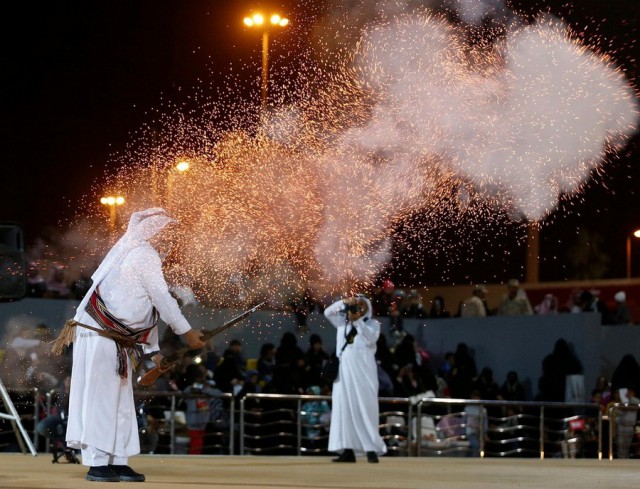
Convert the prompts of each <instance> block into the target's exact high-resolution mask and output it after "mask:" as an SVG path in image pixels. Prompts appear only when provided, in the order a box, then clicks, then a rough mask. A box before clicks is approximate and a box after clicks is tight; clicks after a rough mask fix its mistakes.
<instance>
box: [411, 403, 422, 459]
mask: <svg viewBox="0 0 640 489" xmlns="http://www.w3.org/2000/svg"><path fill="white" fill-rule="evenodd" d="M423 402H424V401H423V400H422V399H421V400H420V401H419V402H418V406H417V408H416V457H419V456H420V454H421V453H422V403H423ZM409 430H410V431H411V426H409ZM409 450H411V445H409Z"/></svg>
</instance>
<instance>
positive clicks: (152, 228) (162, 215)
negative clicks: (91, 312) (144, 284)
mask: <svg viewBox="0 0 640 489" xmlns="http://www.w3.org/2000/svg"><path fill="white" fill-rule="evenodd" d="M171 222H175V221H174V220H173V219H171V218H170V217H169V216H168V215H167V211H165V210H164V209H162V208H161V207H153V208H151V209H146V210H144V211H138V212H134V213H133V214H131V218H130V219H129V225H128V226H127V231H126V232H125V233H124V235H123V236H122V237H121V238H120V239H119V240H118V241H117V243H116V244H115V245H113V247H112V248H111V250H110V251H109V253H107V256H105V257H104V260H102V263H100V266H99V267H98V268H97V269H96V271H95V272H94V273H93V275H91V279H92V280H93V283H92V284H91V288H90V289H89V291H88V292H87V293H86V295H85V296H84V298H83V299H82V301H81V302H80V305H79V306H78V309H77V310H76V317H74V319H75V320H76V321H77V320H78V316H79V314H80V313H81V312H83V311H84V310H85V307H86V306H87V303H88V302H89V299H90V298H91V295H92V294H93V292H94V291H95V289H96V287H97V286H98V285H100V282H102V279H104V277H106V275H107V274H108V273H109V272H110V271H111V270H112V269H113V268H115V267H117V266H120V264H121V263H122V262H123V261H124V259H125V258H126V257H127V255H128V254H129V253H130V252H131V250H133V249H134V248H136V247H138V246H140V245H143V244H145V243H146V242H147V241H149V239H151V238H153V237H154V236H155V235H156V234H158V233H159V232H160V231H162V229H164V228H165V227H166V226H167V225H168V224H169V223H171Z"/></svg>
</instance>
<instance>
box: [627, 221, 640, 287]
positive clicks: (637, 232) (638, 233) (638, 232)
mask: <svg viewBox="0 0 640 489" xmlns="http://www.w3.org/2000/svg"><path fill="white" fill-rule="evenodd" d="M632 237H635V238H640V229H636V230H635V231H634V232H633V233H629V235H628V236H627V278H631V238H632Z"/></svg>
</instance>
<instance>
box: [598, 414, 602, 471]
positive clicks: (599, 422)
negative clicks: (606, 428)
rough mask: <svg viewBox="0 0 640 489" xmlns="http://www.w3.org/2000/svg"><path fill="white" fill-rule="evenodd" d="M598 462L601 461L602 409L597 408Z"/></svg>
mask: <svg viewBox="0 0 640 489" xmlns="http://www.w3.org/2000/svg"><path fill="white" fill-rule="evenodd" d="M598 460H602V409H600V408H598Z"/></svg>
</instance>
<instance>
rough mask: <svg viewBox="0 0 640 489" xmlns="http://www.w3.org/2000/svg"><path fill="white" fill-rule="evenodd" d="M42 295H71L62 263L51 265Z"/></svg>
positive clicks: (54, 296) (50, 296)
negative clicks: (45, 289) (49, 274)
mask: <svg viewBox="0 0 640 489" xmlns="http://www.w3.org/2000/svg"><path fill="white" fill-rule="evenodd" d="M44 296H45V297H46V298H48V299H69V298H70V297H71V289H70V287H69V284H68V283H67V277H66V273H65V269H64V266H63V265H60V264H59V263H56V264H54V265H53V267H52V269H51V276H50V277H49V280H47V291H46V292H45V295H44Z"/></svg>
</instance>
